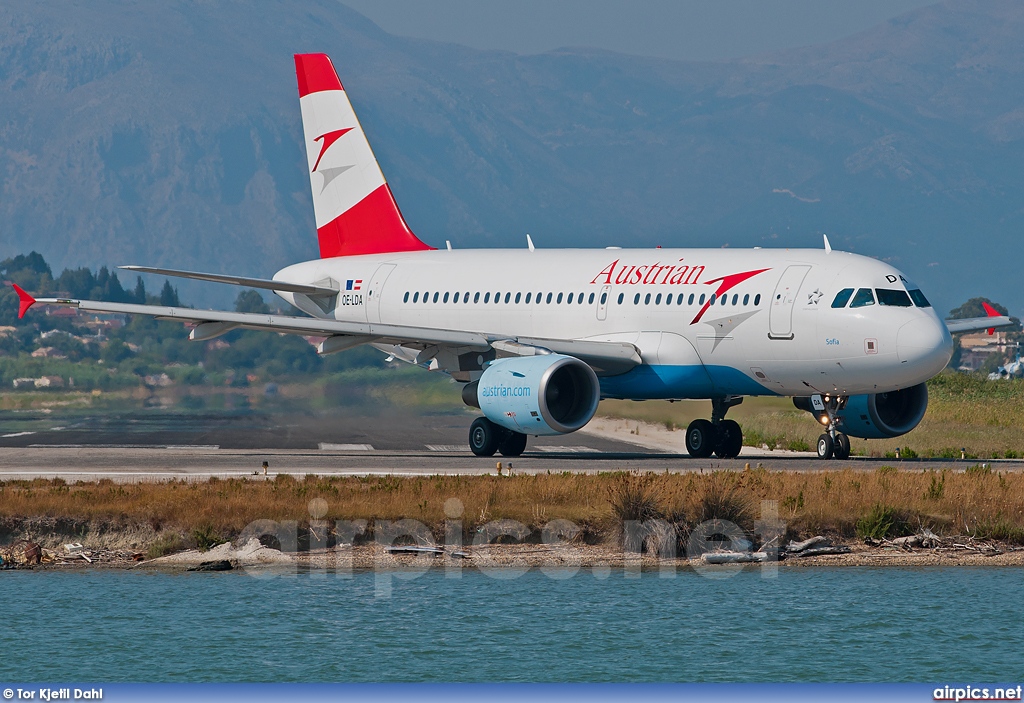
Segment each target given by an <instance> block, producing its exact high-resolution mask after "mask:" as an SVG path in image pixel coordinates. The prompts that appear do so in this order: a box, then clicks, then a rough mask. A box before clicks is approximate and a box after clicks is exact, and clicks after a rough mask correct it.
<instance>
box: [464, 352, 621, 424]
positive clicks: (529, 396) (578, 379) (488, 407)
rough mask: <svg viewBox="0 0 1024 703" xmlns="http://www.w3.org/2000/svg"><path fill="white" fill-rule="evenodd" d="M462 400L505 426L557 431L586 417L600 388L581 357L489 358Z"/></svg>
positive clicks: (592, 411) (594, 402)
mask: <svg viewBox="0 0 1024 703" xmlns="http://www.w3.org/2000/svg"><path fill="white" fill-rule="evenodd" d="M462 399H463V401H465V403H466V404H467V405H471V406H473V407H476V408H480V409H481V410H482V411H483V413H484V415H485V416H486V417H487V419H488V420H490V421H491V422H493V423H495V424H497V425H500V426H502V427H504V428H505V429H508V430H512V431H513V432H520V433H522V434H531V435H555V434H566V433H568V432H575V431H576V430H578V429H580V428H581V427H583V426H584V425H586V424H587V423H588V422H590V418H592V417H593V416H594V413H595V412H597V402H598V401H599V400H600V399H601V387H600V385H599V384H598V381H597V374H595V373H594V370H593V369H592V368H590V366H588V365H587V364H585V363H584V362H582V361H580V360H579V359H577V358H575V357H572V356H564V355H562V354H543V355H540V356H529V357H516V358H511V359H499V360H497V361H494V362H491V364H490V365H488V367H487V368H486V369H485V370H484V372H483V375H481V376H480V380H479V381H474V382H473V383H469V384H467V385H465V386H464V387H463V389H462Z"/></svg>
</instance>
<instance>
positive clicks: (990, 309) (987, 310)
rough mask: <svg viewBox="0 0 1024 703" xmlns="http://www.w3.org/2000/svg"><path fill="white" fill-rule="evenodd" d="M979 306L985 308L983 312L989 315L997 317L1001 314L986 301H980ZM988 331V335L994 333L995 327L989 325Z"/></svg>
mask: <svg viewBox="0 0 1024 703" xmlns="http://www.w3.org/2000/svg"><path fill="white" fill-rule="evenodd" d="M981 307H983V308H985V314H986V315H988V316H989V317H999V316H1000V314H1001V313H1000V312H999V311H998V310H996V309H995V308H994V307H992V306H991V305H989V304H988V303H986V302H985V301H984V300H982V301H981ZM988 333H989V334H990V335H992V334H995V333H996V328H995V327H989V328H988Z"/></svg>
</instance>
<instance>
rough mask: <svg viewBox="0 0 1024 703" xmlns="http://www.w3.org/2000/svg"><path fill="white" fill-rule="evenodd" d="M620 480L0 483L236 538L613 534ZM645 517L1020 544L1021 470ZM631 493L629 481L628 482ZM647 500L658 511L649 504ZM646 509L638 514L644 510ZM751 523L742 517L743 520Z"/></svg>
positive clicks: (681, 477) (649, 495) (743, 497)
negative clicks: (900, 528) (899, 520)
mask: <svg viewBox="0 0 1024 703" xmlns="http://www.w3.org/2000/svg"><path fill="white" fill-rule="evenodd" d="M623 476H624V474H622V473H618V474H598V475H581V474H557V475H554V474H545V475H530V476H525V475H524V476H514V477H497V476H438V477H415V478H398V477H391V476H386V477H368V478H358V477H345V478H320V477H313V476H310V477H307V478H306V479H305V480H295V479H293V478H290V477H279V478H278V479H276V480H273V481H250V480H244V479H238V480H211V481H209V482H206V483H180V482H171V483H145V484H130V485H120V484H113V483H111V482H109V481H100V482H98V483H81V484H74V485H67V484H65V483H63V482H62V481H60V480H55V481H47V480H35V481H30V482H24V481H12V482H7V483H3V484H0V518H27V517H40V516H50V517H64V518H73V519H76V520H84V521H104V520H106V521H113V522H117V523H121V524H132V523H135V524H147V525H149V526H151V527H152V528H153V529H154V530H156V531H158V532H159V531H166V530H178V531H180V532H182V533H184V534H187V535H194V534H195V533H196V531H200V532H206V533H208V534H209V533H212V534H216V535H220V536H224V537H232V536H236V535H237V534H238V533H239V532H240V531H241V530H242V529H243V528H244V527H245V526H246V525H248V524H249V523H251V522H253V521H255V520H258V519H270V520H277V521H285V520H297V521H299V522H300V523H303V524H305V523H308V521H309V518H310V501H311V500H313V499H314V498H322V499H323V500H324V501H326V503H327V514H326V515H325V516H324V517H325V518H326V519H328V520H339V519H367V520H369V521H371V523H372V521H373V520H396V519H402V518H411V519H414V520H418V521H421V522H423V523H425V524H427V525H428V526H430V527H431V528H432V529H433V530H434V532H435V534H438V535H441V534H443V532H444V529H443V523H444V520H445V513H444V504H445V501H447V500H448V499H450V498H458V499H459V500H460V501H461V502H462V504H463V505H464V506H465V510H464V514H463V517H462V519H463V523H464V525H465V527H466V529H467V530H469V531H473V530H475V529H476V527H478V526H480V525H482V524H484V523H486V522H489V521H491V520H498V519H503V518H506V519H512V520H517V521H519V522H521V523H523V524H525V525H526V526H527V527H529V528H530V529H531V530H537V529H539V528H541V527H542V526H543V525H544V524H546V523H547V522H548V521H550V520H554V519H556V518H562V519H566V520H570V521H572V522H574V523H576V524H578V525H580V526H581V527H583V528H584V532H586V533H589V534H592V535H603V536H608V535H612V534H614V533H615V529H616V525H617V524H618V520H617V519H616V516H615V512H614V509H613V503H614V501H615V499H616V496H617V495H618V494H617V491H618V490H619V489H620V488H621V486H622V485H626V484H624V479H623ZM642 478H643V489H642V491H641V492H642V493H643V494H644V496H643V498H644V500H643V501H641V502H643V503H645V507H644V510H645V511H646V512H652V511H654V510H655V509H656V510H657V513H658V514H660V515H665V516H670V517H671V519H672V520H673V521H674V522H679V521H681V520H686V521H689V522H691V523H692V522H694V521H699V520H700V519H706V515H704V513H705V512H706V509H707V505H708V504H709V500H710V501H711V502H712V503H713V502H714V496H716V495H717V496H719V497H721V496H723V495H724V496H728V497H729V501H730V502H733V503H739V504H749V505H750V506H751V508H752V510H751V511H750V512H751V516H750V517H753V518H757V517H759V513H760V505H761V501H763V500H774V501H778V505H779V512H780V517H781V518H782V519H783V520H784V521H785V522H786V523H787V524H788V525H789V529H790V533H791V534H792V535H798V534H804V535H806V534H816V533H821V532H833V533H838V534H842V535H845V536H853V535H855V534H856V532H857V523H858V521H861V520H862V519H863V518H865V517H866V516H869V515H870V514H871V512H872V511H875V510H878V508H879V506H881V507H883V508H892V509H894V510H896V511H898V512H899V514H900V515H904V516H906V519H907V520H908V521H909V524H910V526H911V528H912V529H917V528H918V527H921V526H926V527H930V528H931V529H933V530H935V531H937V532H945V533H956V534H974V535H976V536H979V537H981V536H994V537H998V538H1000V539H1010V540H1011V541H1018V542H1021V541H1024V474H1020V473H1009V474H1000V473H995V472H992V471H988V470H984V469H973V470H968V471H966V472H952V471H944V472H932V471H925V472H911V471H896V470H895V469H881V470H879V471H875V472H856V471H852V470H845V471H830V472H820V473H819V472H769V471H765V470H750V469H748V470H746V471H742V472H735V473H726V472H715V473H706V474H669V473H657V474H645V475H644V476H643V477H642ZM629 485H632V484H629ZM650 501H653V502H654V505H649V504H648V503H649V502H650ZM646 512H645V514H646ZM745 520H746V518H745Z"/></svg>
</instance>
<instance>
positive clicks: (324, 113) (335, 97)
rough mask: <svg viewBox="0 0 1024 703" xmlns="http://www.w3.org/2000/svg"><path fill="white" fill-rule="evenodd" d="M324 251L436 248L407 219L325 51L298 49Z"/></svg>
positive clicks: (304, 120) (309, 157)
mask: <svg viewBox="0 0 1024 703" xmlns="http://www.w3.org/2000/svg"><path fill="white" fill-rule="evenodd" d="M295 75H296V78H297V79H298V83H299V106H300V108H301V110H302V130H303V132H304V133H305V138H306V157H307V160H308V167H309V182H310V187H311V188H312V191H313V212H314V214H315V215H316V230H317V235H318V237H319V240H320V256H321V258H327V257H331V256H351V255H353V254H380V253H385V252H390V251H419V250H423V249H431V248H432V247H429V246H427V245H426V244H424V243H423V242H422V241H420V240H419V238H417V237H416V235H415V234H413V233H412V231H411V230H410V229H409V226H408V225H406V224H405V219H404V218H403V217H402V213H401V212H400V211H399V210H398V204H397V203H395V198H394V196H393V195H392V194H391V188H389V187H388V184H387V181H385V180H384V174H383V173H381V170H380V166H378V165H377V159H376V158H375V157H374V155H373V151H371V149H370V144H369V142H367V141H366V135H365V134H364V133H363V128H362V127H361V126H360V125H359V120H357V119H356V115H355V112H354V111H353V110H352V105H351V103H349V101H348V96H347V95H346V94H345V89H344V88H342V86H341V81H340V80H339V79H338V74H337V72H336V71H335V70H334V66H333V64H331V60H330V58H328V56H327V55H326V54H296V55H295Z"/></svg>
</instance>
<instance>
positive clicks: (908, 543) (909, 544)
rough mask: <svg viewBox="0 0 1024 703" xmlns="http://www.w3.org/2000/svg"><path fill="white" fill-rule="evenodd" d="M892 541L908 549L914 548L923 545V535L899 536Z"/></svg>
mask: <svg viewBox="0 0 1024 703" xmlns="http://www.w3.org/2000/svg"><path fill="white" fill-rule="evenodd" d="M892 543H893V544H895V545H896V546H897V547H906V548H908V549H913V548H914V547H919V546H921V537H920V535H910V536H909V537H897V538H896V539H894V540H892Z"/></svg>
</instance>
